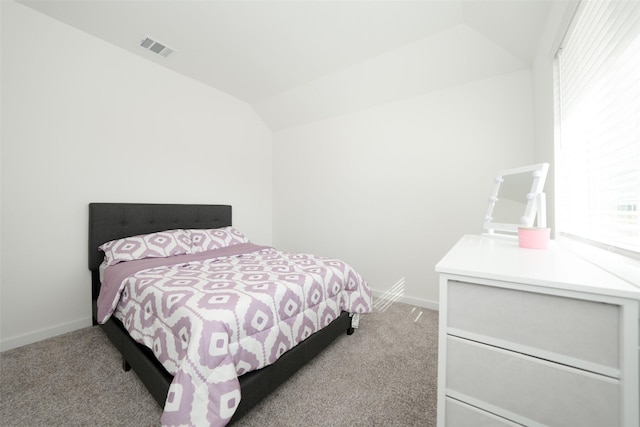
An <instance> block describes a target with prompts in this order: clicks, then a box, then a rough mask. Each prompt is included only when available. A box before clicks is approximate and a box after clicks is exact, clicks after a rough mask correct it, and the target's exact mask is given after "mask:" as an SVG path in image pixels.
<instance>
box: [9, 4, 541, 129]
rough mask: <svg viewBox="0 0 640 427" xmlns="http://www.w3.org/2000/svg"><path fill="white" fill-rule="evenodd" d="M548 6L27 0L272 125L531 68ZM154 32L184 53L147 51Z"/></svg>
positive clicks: (290, 123)
mask: <svg viewBox="0 0 640 427" xmlns="http://www.w3.org/2000/svg"><path fill="white" fill-rule="evenodd" d="M550 1H551V0H497V1H496V0H440V1H438V0H424V1H401V0H386V1H384V0H383V1H366V0H357V1H336V0H317V1H303V0H296V1H270V0H258V1H244V0H235V1H212V0H193V1H192V0H174V1H168V0H155V1H150V0H141V1H137V0H118V1H114V0H56V1H51V0H47V1H43V0H21V1H20V2H21V3H23V4H25V5H27V6H29V7H32V8H33V9H36V10H38V11H40V12H42V13H44V14H46V15H49V16H51V17H53V18H55V19H58V20H60V21H62V22H65V23H67V24H69V25H71V26H73V27H76V28H78V29H80V30H82V31H85V32H87V33H89V34H92V35H94V36H96V37H98V38H100V39H103V40H105V41H106V42H109V43H112V44H114V45H116V46H119V47H121V48H122V49H125V50H128V51H130V52H132V53H133V54H136V55H139V56H142V57H145V58H147V59H148V60H149V61H153V62H155V63H157V64H158V65H160V66H163V67H167V68H169V69H172V70H174V71H176V72H178V73H181V74H183V75H185V76H189V77H191V78H193V79H196V80H198V81H200V82H202V83H204V84H207V85H209V86H212V87H214V88H216V89H218V90H220V91H223V92H226V93H228V94H229V95H232V96H234V97H236V98H238V99H241V100H243V101H245V102H247V103H249V104H250V105H252V106H253V108H254V109H255V110H256V111H257V112H258V114H260V115H261V116H262V117H263V119H264V120H265V122H266V123H267V124H268V125H269V126H270V127H271V128H272V129H274V130H278V129H284V128H287V127H290V126H294V125H296V124H300V123H306V122H309V121H314V120H319V119H323V118H326V117H331V116H334V115H336V114H344V113H348V112H350V111H354V110H358V109H362V108H367V107H370V106H373V105H376V104H380V103H383V102H390V101H393V100H396V99H401V98H404V97H408V96H412V95H416V94H419V93H424V92H427V91H430V90H437V89H440V88H444V87H447V86H451V85H455V84H461V83H464V82H467V81H473V80H477V79H479V78H484V77H488V76H490V75H495V74H500V73H503V72H509V71H514V70H518V69H526V68H529V67H530V66H531V64H532V61H533V58H534V56H535V53H536V49H537V45H538V41H539V39H540V36H541V32H542V30H543V28H544V25H545V22H546V19H547V15H548V12H549V7H550ZM145 36H150V37H152V38H154V39H156V40H158V41H160V42H162V43H165V44H167V45H169V46H170V47H172V48H173V49H175V50H176V52H175V53H173V54H171V55H170V56H169V57H167V58H164V57H162V56H159V55H157V54H155V53H152V52H150V51H148V50H145V49H143V48H141V47H140V46H139V44H140V41H141V40H142V39H143V38H144V37H145Z"/></svg>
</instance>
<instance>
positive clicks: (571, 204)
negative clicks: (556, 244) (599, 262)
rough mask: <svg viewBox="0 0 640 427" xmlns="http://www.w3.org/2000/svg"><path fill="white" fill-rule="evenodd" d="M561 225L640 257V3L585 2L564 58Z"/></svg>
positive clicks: (559, 79)
mask: <svg viewBox="0 0 640 427" xmlns="http://www.w3.org/2000/svg"><path fill="white" fill-rule="evenodd" d="M556 103H557V104H556V107H557V109H556V123H557V124H558V129H557V131H558V132H557V135H556V142H557V144H556V209H557V214H556V225H557V229H558V231H559V232H560V233H561V234H565V235H571V236H576V237H579V238H582V239H587V240H589V241H592V242H596V243H600V244H603V245H606V246H609V247H614V248H620V249H622V250H623V251H631V252H632V253H633V254H634V255H635V254H640V2H639V1H637V0H631V1H582V2H581V3H580V5H579V6H578V9H577V10H576V14H575V16H574V18H573V21H572V23H571V26H570V28H569V31H568V32H567V35H566V36H565V39H564V41H563V43H562V45H561V47H560V49H559V51H558V54H557V57H556Z"/></svg>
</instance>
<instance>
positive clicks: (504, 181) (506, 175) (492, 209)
mask: <svg viewBox="0 0 640 427" xmlns="http://www.w3.org/2000/svg"><path fill="white" fill-rule="evenodd" d="M548 169H549V164H548V163H540V164H536V165H530V166H524V167H521V168H516V169H508V170H504V171H500V172H498V175H497V176H496V177H495V178H494V188H493V192H492V194H491V197H489V207H488V209H487V214H486V216H485V224H484V228H485V229H486V230H488V231H489V233H493V232H494V231H496V230H498V231H504V232H513V233H515V232H517V231H518V227H533V226H534V222H535V220H536V214H538V226H540V227H545V226H546V224H545V222H546V215H545V212H544V209H545V203H544V193H542V189H543V187H544V182H545V180H546V177H547V171H548Z"/></svg>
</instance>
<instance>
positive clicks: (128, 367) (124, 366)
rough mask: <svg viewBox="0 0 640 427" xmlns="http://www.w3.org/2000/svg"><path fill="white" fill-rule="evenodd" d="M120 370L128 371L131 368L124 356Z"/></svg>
mask: <svg viewBox="0 0 640 427" xmlns="http://www.w3.org/2000/svg"><path fill="white" fill-rule="evenodd" d="M122 370H123V371H125V372H129V371H130V370H131V365H129V362H127V359H125V358H124V357H123V358H122Z"/></svg>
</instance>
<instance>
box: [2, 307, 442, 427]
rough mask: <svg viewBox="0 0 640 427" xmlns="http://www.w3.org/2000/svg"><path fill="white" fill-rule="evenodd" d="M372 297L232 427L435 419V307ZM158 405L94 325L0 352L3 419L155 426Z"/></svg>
mask: <svg viewBox="0 0 640 427" xmlns="http://www.w3.org/2000/svg"><path fill="white" fill-rule="evenodd" d="M376 306H377V307H382V309H378V308H377V309H375V310H374V312H373V313H372V314H370V315H367V316H363V317H362V319H361V323H360V328H359V329H357V330H356V332H355V334H354V335H351V336H347V335H344V336H341V337H339V338H338V339H337V340H336V341H335V342H334V343H333V344H332V345H331V346H330V347H329V348H328V349H326V350H325V351H324V352H323V353H321V354H320V355H319V356H317V357H316V358H315V359H314V360H313V361H311V362H310V363H309V364H308V365H306V366H305V367H303V368H302V369H301V370H300V371H299V372H298V373H297V374H295V375H294V376H293V377H292V378H291V379H289V380H288V381H287V382H286V383H285V384H283V385H282V386H281V387H279V388H278V389H277V390H276V391H275V392H274V393H273V394H272V395H270V396H269V397H267V398H266V399H265V400H264V401H262V402H261V403H260V404H259V405H258V406H256V407H255V408H254V409H253V410H252V411H251V412H250V413H248V414H247V415H245V416H244V417H243V418H241V419H240V420H238V422H236V423H235V424H234V427H258V426H260V427H271V426H274V427H275V426H278V427H281V426H323V427H324V426H327V427H330V426H421V427H428V426H435V424H436V387H437V384H436V383H437V380H436V377H437V353H438V351H437V343H438V313H437V312H435V311H429V310H425V309H422V308H419V307H414V306H411V305H407V304H402V303H393V304H391V305H389V306H385V305H384V304H376ZM420 312H422V314H421V315H420ZM418 316H419V318H418ZM416 318H417V321H416ZM160 414H161V408H160V407H159V406H158V405H157V403H156V402H155V400H153V398H151V396H150V395H149V393H148V392H147V390H146V389H145V388H144V386H143V385H142V383H141V382H140V380H139V379H138V378H137V376H136V375H135V373H133V372H124V371H123V370H122V366H121V358H120V355H119V353H118V351H117V350H116V349H115V348H114V347H113V346H112V345H111V343H110V342H109V341H108V340H107V338H106V336H105V335H104V333H103V332H102V331H101V330H100V329H99V328H98V327H91V328H86V329H82V330H79V331H75V332H72V333H69V334H65V335H62V336H59V337H55V338H51V339H48V340H45V341H42V342H39V343H35V344H31V345H28V346H25V347H21V348H17V349H13V350H9V351H6V352H3V353H0V424H1V425H2V426H24V427H31V426H89V425H91V426H158V425H159V420H160Z"/></svg>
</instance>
